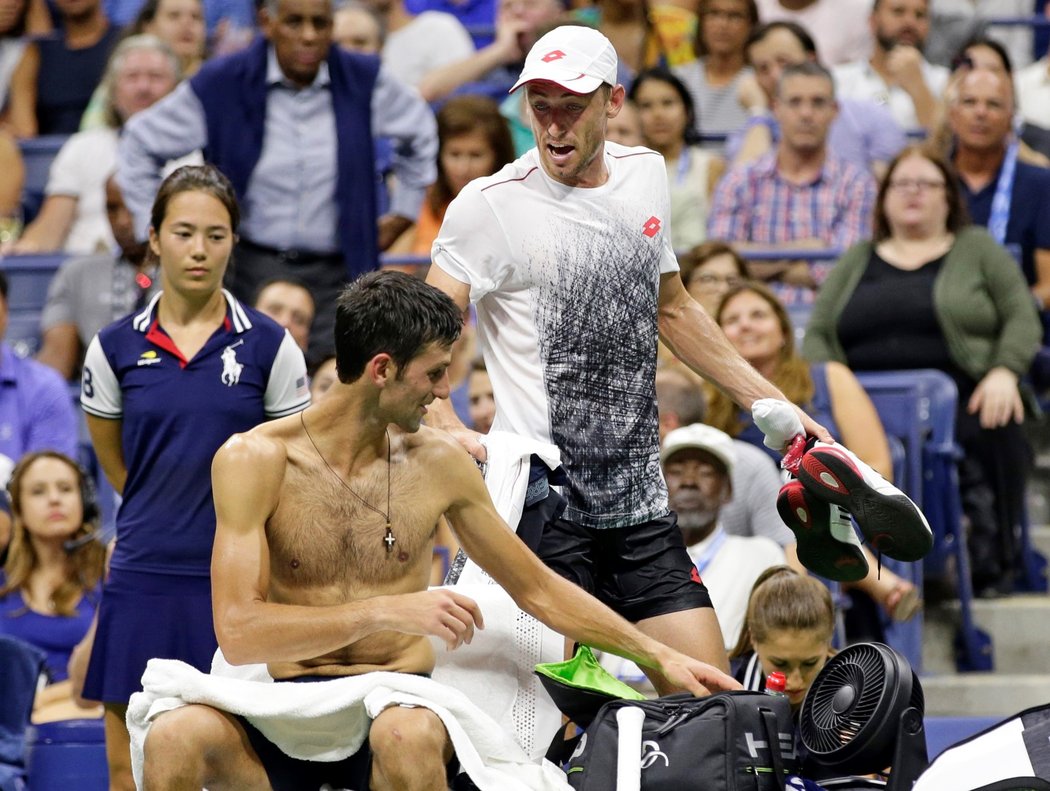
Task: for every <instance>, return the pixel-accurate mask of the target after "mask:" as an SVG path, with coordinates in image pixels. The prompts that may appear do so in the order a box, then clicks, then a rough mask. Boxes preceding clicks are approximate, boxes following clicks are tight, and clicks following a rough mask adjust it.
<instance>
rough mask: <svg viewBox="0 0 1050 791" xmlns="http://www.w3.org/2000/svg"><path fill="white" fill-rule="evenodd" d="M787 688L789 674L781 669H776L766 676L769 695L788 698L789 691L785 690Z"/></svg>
mask: <svg viewBox="0 0 1050 791" xmlns="http://www.w3.org/2000/svg"><path fill="white" fill-rule="evenodd" d="M785 689H787V676H785V675H784V674H783V673H781V672H780V671H779V670H774V671H773V672H772V673H770V674H769V675H768V676H766V694H767V695H772V696H773V697H775V698H786V697H787V693H786V692H785V691H784V690H785Z"/></svg>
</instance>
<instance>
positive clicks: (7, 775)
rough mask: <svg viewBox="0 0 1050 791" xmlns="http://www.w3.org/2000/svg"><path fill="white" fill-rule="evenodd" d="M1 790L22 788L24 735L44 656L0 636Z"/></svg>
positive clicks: (31, 647) (11, 639)
mask: <svg viewBox="0 0 1050 791" xmlns="http://www.w3.org/2000/svg"><path fill="white" fill-rule="evenodd" d="M0 668H3V672H2V673H0V788H2V789H5V791H6V789H9V788H11V789H15V788H21V787H22V782H23V780H24V777H25V769H24V766H25V765H24V759H23V755H24V752H25V732H26V728H27V727H28V725H29V717H30V715H31V714H32V712H33V698H34V697H35V695H36V687H37V680H38V679H39V678H40V673H41V672H42V671H43V669H44V652H43V651H41V650H40V649H39V648H36V647H34V646H31V645H30V644H29V643H26V642H24V641H22V640H19V639H17V638H14V637H8V636H7V635H0Z"/></svg>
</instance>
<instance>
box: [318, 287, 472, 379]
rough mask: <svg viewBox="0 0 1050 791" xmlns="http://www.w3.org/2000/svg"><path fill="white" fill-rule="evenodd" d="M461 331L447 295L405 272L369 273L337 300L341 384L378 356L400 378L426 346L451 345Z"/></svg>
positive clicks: (459, 316) (459, 317)
mask: <svg viewBox="0 0 1050 791" xmlns="http://www.w3.org/2000/svg"><path fill="white" fill-rule="evenodd" d="M462 329H463V312H462V311H461V310H460V309H459V307H457V306H456V303H455V302H454V301H453V300H452V298H451V297H450V296H448V294H446V293H445V292H444V291H441V290H440V289H437V288H434V287H433V286H431V285H428V284H427V283H425V282H423V281H422V280H420V279H419V278H416V277H412V276H411V275H406V274H405V273H403V272H392V271H380V272H369V273H368V274H366V275H362V276H361V277H359V278H357V280H355V281H353V282H352V283H351V284H350V285H348V286H347V287H346V288H345V289H343V293H342V294H340V295H339V299H338V300H337V301H336V309H335V367H336V371H337V372H338V374H339V381H340V382H342V383H344V384H348V383H350V382H353V381H354V380H355V379H357V378H358V377H359V376H361V374H362V373H364V370H365V365H366V363H368V361H369V360H371V359H372V358H373V357H375V356H376V355H377V354H389V355H390V357H391V358H392V359H393V361H394V362H395V363H397V366H398V369H399V371H398V374H399V375H400V372H401V371H403V370H404V368H405V366H406V365H407V364H408V362H409V361H410V360H411V359H412V358H413V357H415V356H416V355H418V354H419V353H420V352H422V351H423V347H425V346H427V345H428V344H431V343H435V342H436V343H440V344H446V345H451V344H452V343H453V342H455V340H456V339H457V338H458V337H459V334H460V332H461V331H462Z"/></svg>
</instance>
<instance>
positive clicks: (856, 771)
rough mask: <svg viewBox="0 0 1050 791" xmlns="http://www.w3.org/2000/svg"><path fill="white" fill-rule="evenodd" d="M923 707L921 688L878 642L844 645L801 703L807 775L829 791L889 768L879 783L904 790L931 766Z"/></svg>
mask: <svg viewBox="0 0 1050 791" xmlns="http://www.w3.org/2000/svg"><path fill="white" fill-rule="evenodd" d="M924 710H925V703H924V699H923V694H922V686H920V684H919V679H918V677H917V676H916V675H915V672H914V671H913V670H912V668H911V665H910V664H908V660H907V659H905V658H904V657H903V656H901V655H900V654H899V653H897V652H896V651H895V650H893V649H892V648H890V647H889V646H888V645H883V644H882V643H857V644H856V645H851V646H849V647H847V648H844V649H843V650H842V651H840V652H839V653H838V654H836V655H835V656H834V657H832V658H831V659H829V660H828V662H827V664H826V665H824V667H823V668H822V669H821V671H820V673H818V674H817V677H816V679H814V681H813V684H812V686H811V687H810V689H809V692H808V693H807V694H806V699H805V701H804V702H803V704H802V713H801V715H800V717H799V732H800V736H801V739H802V744H803V745H804V746H805V747H806V749H807V750H808V751H809V758H808V759H807V761H806V765H807V776H810V777H812V778H813V779H814V780H816V781H818V782H820V783H821V784H822V785H825V787H827V788H832V787H836V788H846V787H849V788H862V787H865V783H864V782H863V781H862V780H860V779H859V778H857V779H856V780H853V779H850V777H849V776H857V775H869V774H875V773H879V772H883V771H884V770H885V769H886V768H887V767H892V771H891V773H890V775H889V781H888V782H887V784H886V786H885V787H886V788H887V789H889V791H908V790H909V789H910V788H911V787H912V785H913V784H914V783H915V780H916V779H917V778H918V776H919V775H920V774H922V772H923V771H924V770H925V769H926V766H927V764H928V763H929V761H928V758H927V756H926V733H925V730H924V728H923V722H922V718H923V713H924ZM833 778H841V780H835V781H833V782H831V779H833ZM879 785H880V786H881V784H879ZM867 787H869V788H870V787H875V786H874V785H867Z"/></svg>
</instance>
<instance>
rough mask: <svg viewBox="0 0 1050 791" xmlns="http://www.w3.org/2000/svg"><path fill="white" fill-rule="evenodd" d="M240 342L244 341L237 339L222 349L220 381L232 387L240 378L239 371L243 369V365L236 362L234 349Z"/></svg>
mask: <svg viewBox="0 0 1050 791" xmlns="http://www.w3.org/2000/svg"><path fill="white" fill-rule="evenodd" d="M242 343H244V341H243V340H239V341H237V343H234V344H232V345H230V346H227V347H226V348H225V349H223V350H222V383H223V384H224V385H226V386H227V387H233V386H234V385H235V384H237V383H238V382H239V381H240V380H241V371H243V370H244V366H243V365H242V364H241V363H239V362H237V352H235V351H234V349H236V348H237V347H238V346H240V345H241V344H242Z"/></svg>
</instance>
